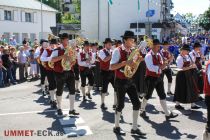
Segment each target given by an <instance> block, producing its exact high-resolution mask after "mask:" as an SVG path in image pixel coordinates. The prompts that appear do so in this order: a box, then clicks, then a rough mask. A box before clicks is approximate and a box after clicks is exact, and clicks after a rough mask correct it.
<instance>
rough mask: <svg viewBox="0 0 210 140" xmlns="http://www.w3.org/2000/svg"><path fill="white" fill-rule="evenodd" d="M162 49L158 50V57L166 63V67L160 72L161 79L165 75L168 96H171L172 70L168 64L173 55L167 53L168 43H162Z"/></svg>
mask: <svg viewBox="0 0 210 140" xmlns="http://www.w3.org/2000/svg"><path fill="white" fill-rule="evenodd" d="M162 46H163V48H162V49H161V50H160V55H161V57H162V59H163V61H167V63H168V65H167V66H166V67H165V68H164V69H163V71H162V78H164V75H166V77H167V79H168V91H167V94H168V95H173V94H172V92H171V85H172V70H171V67H170V64H171V63H172V61H173V59H174V57H173V55H172V54H171V53H170V52H169V51H168V49H169V43H168V41H164V42H163V44H162Z"/></svg>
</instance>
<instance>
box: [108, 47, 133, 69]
mask: <svg viewBox="0 0 210 140" xmlns="http://www.w3.org/2000/svg"><path fill="white" fill-rule="evenodd" d="M121 48H122V50H125V51H127V52H131V50H126V48H125V47H124V45H122V46H121ZM120 58H121V56H120V50H119V48H115V49H114V51H113V53H112V59H111V61H110V65H113V64H117V63H118V62H119V61H120Z"/></svg>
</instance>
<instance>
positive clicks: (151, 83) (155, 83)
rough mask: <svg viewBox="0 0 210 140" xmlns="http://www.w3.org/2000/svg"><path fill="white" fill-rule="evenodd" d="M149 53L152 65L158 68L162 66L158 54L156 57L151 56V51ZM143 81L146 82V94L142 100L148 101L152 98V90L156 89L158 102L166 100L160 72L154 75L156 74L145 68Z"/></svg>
mask: <svg viewBox="0 0 210 140" xmlns="http://www.w3.org/2000/svg"><path fill="white" fill-rule="evenodd" d="M149 53H150V54H151V55H152V61H153V65H155V66H159V65H162V64H163V63H162V60H161V56H160V54H159V53H158V54H157V55H154V54H152V51H150V52H149ZM145 81H146V86H147V92H146V95H145V97H144V98H145V99H146V100H149V99H150V98H151V97H152V93H153V91H154V89H156V91H157V94H158V96H159V98H160V100H165V99H166V94H165V90H164V83H163V79H162V77H161V73H160V72H159V73H156V72H153V71H150V70H149V69H148V68H146V79H145Z"/></svg>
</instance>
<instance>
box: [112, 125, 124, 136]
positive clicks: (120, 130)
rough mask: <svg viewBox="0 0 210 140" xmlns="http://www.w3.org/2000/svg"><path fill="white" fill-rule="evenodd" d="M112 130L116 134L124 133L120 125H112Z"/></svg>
mask: <svg viewBox="0 0 210 140" xmlns="http://www.w3.org/2000/svg"><path fill="white" fill-rule="evenodd" d="M113 132H114V133H115V134H118V135H125V134H126V133H125V132H124V131H123V130H122V129H121V128H120V127H114V129H113Z"/></svg>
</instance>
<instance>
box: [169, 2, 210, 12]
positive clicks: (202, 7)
mask: <svg viewBox="0 0 210 140" xmlns="http://www.w3.org/2000/svg"><path fill="white" fill-rule="evenodd" d="M172 1H173V3H174V9H173V13H174V12H175V13H177V12H179V13H180V14H184V13H188V12H191V13H193V14H194V15H199V14H202V13H203V12H204V11H206V10H207V9H208V7H209V4H210V1H209V0H172Z"/></svg>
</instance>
